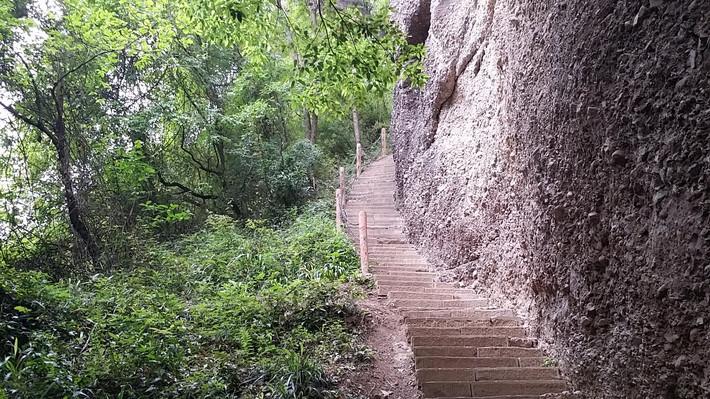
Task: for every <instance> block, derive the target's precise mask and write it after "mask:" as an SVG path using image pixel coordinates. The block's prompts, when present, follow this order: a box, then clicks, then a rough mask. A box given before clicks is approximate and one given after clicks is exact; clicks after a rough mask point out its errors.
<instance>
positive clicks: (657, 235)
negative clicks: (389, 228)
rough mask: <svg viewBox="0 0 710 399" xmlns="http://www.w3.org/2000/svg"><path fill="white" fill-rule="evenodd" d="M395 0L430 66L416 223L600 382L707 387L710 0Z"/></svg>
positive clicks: (410, 169) (699, 391) (457, 274)
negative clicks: (533, 320)
mask: <svg viewBox="0 0 710 399" xmlns="http://www.w3.org/2000/svg"><path fill="white" fill-rule="evenodd" d="M393 3H394V5H395V7H397V9H398V10H399V11H400V12H399V13H398V15H396V16H395V20H396V21H397V22H399V23H400V24H402V26H403V28H404V29H405V32H407V33H408V35H409V38H410V41H412V42H425V43H426V46H427V51H428V53H427V59H426V62H425V64H426V70H427V73H428V74H429V76H430V79H429V82H428V83H427V85H426V87H424V88H422V89H421V90H417V89H412V88H409V87H407V85H406V84H404V83H401V84H400V85H399V86H398V87H397V89H396V93H395V111H394V115H393V126H392V129H393V134H394V140H395V150H396V151H395V161H396V164H397V184H398V200H399V204H400V207H401V210H402V212H403V214H404V216H405V219H406V221H407V227H408V231H409V234H410V236H411V237H412V238H413V239H414V240H416V241H417V242H418V243H420V244H421V245H422V246H423V247H424V248H426V249H427V250H428V251H429V253H430V255H431V257H432V259H434V260H437V261H438V262H439V263H440V265H441V267H442V268H447V269H449V271H448V275H449V277H450V278H451V279H452V280H462V281H465V282H467V283H470V284H471V285H473V286H475V287H479V288H480V289H481V290H482V291H486V292H491V293H492V294H493V295H494V296H495V298H496V299H497V300H498V301H499V302H501V304H504V305H506V306H511V305H512V306H516V307H517V309H519V310H523V311H527V312H528V313H529V316H530V317H531V318H533V319H535V320H537V329H538V332H539V333H540V335H541V337H543V338H544V339H545V340H546V342H548V343H549V345H550V350H551V351H553V352H554V353H555V354H556V355H557V357H558V358H559V359H560V361H561V363H562V366H563V369H565V370H566V371H567V373H568V375H569V377H570V378H571V380H572V383H573V384H574V386H575V388H578V389H580V390H581V391H582V392H584V393H586V394H588V395H589V396H590V397H595V398H601V397H605V398H607V397H608V398H616V397H618V398H646V397H649V398H656V397H659V398H660V397H662V398H700V397H708V396H709V395H710V382H709V381H708V380H709V378H710V327H708V324H710V253H709V250H708V248H709V247H710V192H709V191H710V188H709V187H710V80H709V78H708V77H709V76H710V47H709V40H710V2H707V1H698V0H695V1H689V0H685V1H664V0H651V1H650V2H649V1H627V2H617V1H610V0H600V1H593V2H590V1H581V0H569V1H555V2H552V1H539V0H517V1H514V0H497V1H496V0H486V1H481V0H479V1H466V2H464V1H459V2H457V1H451V0H449V1H447V0H431V1H428V0H421V1H415V0H410V1H394V2H393ZM424 27H426V32H424V30H425V29H424Z"/></svg>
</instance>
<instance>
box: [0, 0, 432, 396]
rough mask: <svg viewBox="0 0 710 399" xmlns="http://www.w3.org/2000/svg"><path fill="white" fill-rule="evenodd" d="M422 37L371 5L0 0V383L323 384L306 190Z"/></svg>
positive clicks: (344, 352) (342, 277) (319, 390)
mask: <svg viewBox="0 0 710 399" xmlns="http://www.w3.org/2000/svg"><path fill="white" fill-rule="evenodd" d="M421 52H422V49H421V47H418V46H410V45H409V44H407V42H406V40H405V38H404V37H403V36H402V34H401V33H400V32H399V31H398V30H397V29H395V28H394V27H393V26H392V25H391V23H390V22H389V19H388V8H387V5H386V2H379V1H375V2H374V3H373V2H368V1H364V0H363V1H338V2H335V1H330V0H327V1H324V0H308V1H306V0H223V1H211V0H210V1H204V0H177V1H173V0H170V1H168V0H149V1H141V2H132V1H124V0H92V1H89V0H57V1H48V2H45V1H31V0H0V138H1V145H0V237H2V245H1V246H0V375H1V376H2V384H3V385H2V389H0V398H1V397H2V396H3V395H6V396H9V397H12V398H41V397H45V398H65V397H66V398H68V397H89V398H113V397H121V398H134V397H135V398H144V397H155V398H164V397H175V398H178V397H179V398H203V397H205V398H206V397H215V398H227V397H278V398H305V397H328V396H334V395H336V391H337V383H336V382H337V381H336V380H337V376H338V370H340V369H342V368H343V367H348V365H349V364H351V363H352V362H354V361H360V360H364V359H366V358H367V350H366V349H365V348H361V347H360V346H359V345H358V344H357V337H356V336H357V326H356V325H354V324H353V323H351V322H350V321H351V320H355V319H357V318H356V317H355V318H353V317H352V316H353V315H354V314H355V313H356V309H355V308H354V306H353V296H354V295H355V293H356V292H358V291H359V290H360V288H358V287H359V286H360V284H356V283H354V282H353V281H355V280H357V278H356V276H355V275H354V273H355V270H356V267H355V260H354V255H353V252H352V249H350V247H349V243H347V241H346V239H345V237H344V236H342V235H341V234H340V233H338V232H336V231H335V228H334V226H333V225H332V223H331V220H332V215H331V213H332V209H330V207H329V206H324V202H323V201H318V200H317V198H319V196H321V194H322V195H325V196H327V197H328V198H330V197H331V196H332V191H331V189H332V184H333V183H332V181H333V178H334V171H335V169H336V166H338V165H341V164H348V163H350V162H351V161H350V160H351V159H352V154H353V152H354V148H355V144H354V143H355V140H356V138H355V136H361V137H359V140H360V141H362V143H363V144H364V145H365V146H366V147H367V146H368V145H370V144H373V143H374V142H375V141H376V139H377V137H379V135H378V131H379V129H380V128H381V127H385V126H386V125H387V119H388V114H389V108H390V106H389V99H388V96H389V94H388V93H389V91H390V90H391V87H392V84H393V82H394V81H395V80H396V79H397V78H399V77H405V78H407V79H410V80H411V82H412V83H414V84H418V83H421V81H422V79H423V77H422V75H421V67H420V63H419V59H420V58H421V55H422V54H421ZM351 117H352V120H351ZM360 132H362V133H360ZM314 201H315V202H314Z"/></svg>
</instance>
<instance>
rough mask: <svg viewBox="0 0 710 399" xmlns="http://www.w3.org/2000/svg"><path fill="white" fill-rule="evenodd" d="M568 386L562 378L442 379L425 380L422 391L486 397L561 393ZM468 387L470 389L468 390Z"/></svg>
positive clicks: (429, 394) (428, 394)
mask: <svg viewBox="0 0 710 399" xmlns="http://www.w3.org/2000/svg"><path fill="white" fill-rule="evenodd" d="M565 388H566V386H565V383H564V382H563V381H561V380H542V381H507V380H504V381H476V382H467V381H442V382H425V383H424V384H422V392H423V393H424V397H425V398H436V397H464V398H466V397H469V398H485V397H495V396H501V395H528V396H529V395H544V394H548V393H559V392H562V391H564V390H565ZM467 389H468V391H467Z"/></svg>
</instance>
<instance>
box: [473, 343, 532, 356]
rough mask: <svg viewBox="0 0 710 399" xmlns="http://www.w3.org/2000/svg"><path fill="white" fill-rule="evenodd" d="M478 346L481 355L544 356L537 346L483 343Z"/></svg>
mask: <svg viewBox="0 0 710 399" xmlns="http://www.w3.org/2000/svg"><path fill="white" fill-rule="evenodd" d="M482 346H484V347H481V348H478V356H481V357H542V351H541V350H540V349H537V348H519V347H509V346H507V345H490V347H487V346H488V345H482Z"/></svg>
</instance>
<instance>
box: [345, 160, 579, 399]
mask: <svg viewBox="0 0 710 399" xmlns="http://www.w3.org/2000/svg"><path fill="white" fill-rule="evenodd" d="M394 191H395V176H394V162H393V159H392V156H389V157H385V158H382V159H380V160H378V161H376V162H374V163H372V164H371V165H370V166H369V167H368V168H367V170H365V171H364V172H363V173H362V175H361V176H360V178H358V179H357V180H356V181H355V182H354V184H353V186H352V189H351V191H350V193H349V194H348V195H347V203H346V205H345V212H346V215H347V232H348V234H349V235H350V237H351V238H352V239H353V240H354V241H355V242H357V241H358V224H357V222H358V213H359V212H360V211H361V210H365V211H367V217H368V218H367V224H368V246H369V257H370V272H371V273H372V274H373V275H374V278H375V280H376V282H377V287H378V292H379V295H380V297H382V298H383V300H388V301H389V302H390V303H391V304H392V305H393V306H395V307H396V308H398V310H399V311H400V312H401V313H402V315H403V316H404V320H405V323H406V324H407V331H408V337H409V342H410V345H411V347H412V350H413V353H414V360H415V366H416V377H417V382H418V384H419V387H420V389H421V390H422V392H423V395H424V397H425V398H489V399H532V398H539V397H540V395H543V394H547V393H557V392H562V391H564V390H565V389H566V384H565V382H564V381H563V380H562V379H561V378H560V374H559V370H558V369H557V368H555V367H546V366H547V363H548V362H546V359H545V357H544V356H543V353H542V352H541V351H540V349H538V348H537V341H536V340H535V339H534V338H530V337H528V336H527V331H526V328H525V327H524V322H523V320H521V319H520V318H518V317H516V316H515V314H514V313H513V312H512V311H511V310H509V309H497V308H494V307H491V306H489V303H488V301H487V300H486V299H485V298H482V297H480V296H476V295H475V294H474V293H473V292H472V291H471V290H467V289H461V288H457V287H456V286H454V285H453V284H450V283H439V282H437V276H436V274H435V273H433V272H432V271H431V268H430V266H429V265H428V264H427V262H426V260H425V259H424V258H423V257H422V256H420V255H419V254H418V253H417V249H416V247H414V246H413V245H411V244H409V243H408V241H407V238H406V236H405V235H404V234H403V230H402V229H403V220H402V218H401V216H400V215H399V212H398V211H397V209H396V207H395V202H394ZM385 298H386V299H385Z"/></svg>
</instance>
